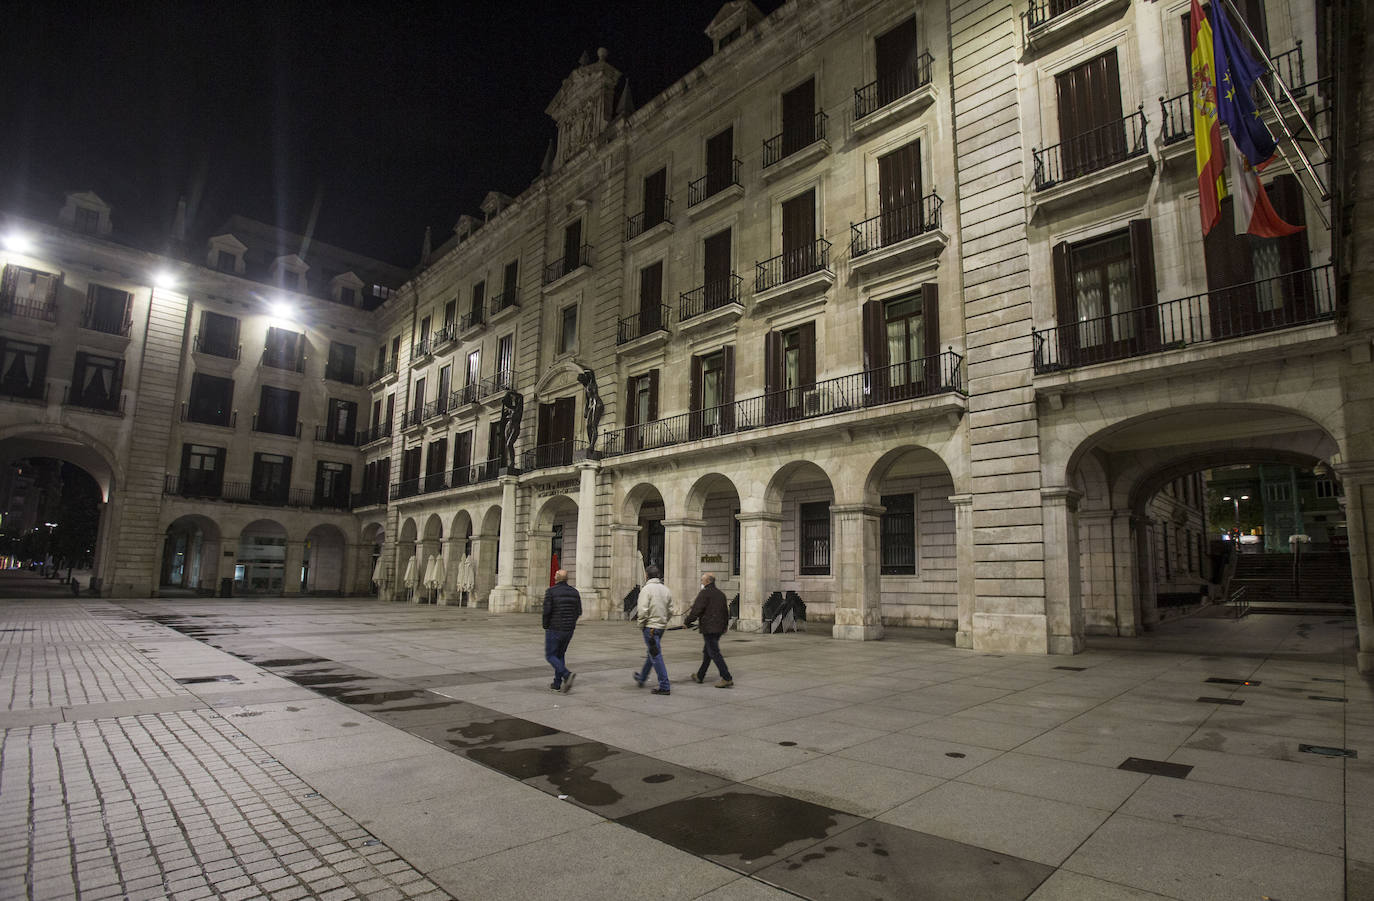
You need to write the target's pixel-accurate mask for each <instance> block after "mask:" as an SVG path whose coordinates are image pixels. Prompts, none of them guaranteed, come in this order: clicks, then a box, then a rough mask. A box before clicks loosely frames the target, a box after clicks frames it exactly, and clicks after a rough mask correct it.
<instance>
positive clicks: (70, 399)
mask: <svg viewBox="0 0 1374 901" xmlns="http://www.w3.org/2000/svg"><path fill="white" fill-rule="evenodd" d="M62 405H63V406H64V407H77V408H79V409H82V410H89V411H91V412H92V413H104V414H106V415H109V416H123V415H124V392H123V391H122V390H121V389H120V388H119V387H118V386H116V387H115V389H114V390H113V391H110V392H108V393H107V392H104V391H97V390H87V391H72V389H71V387H70V386H68V387H67V388H66V389H65V390H64V391H63V392H62Z"/></svg>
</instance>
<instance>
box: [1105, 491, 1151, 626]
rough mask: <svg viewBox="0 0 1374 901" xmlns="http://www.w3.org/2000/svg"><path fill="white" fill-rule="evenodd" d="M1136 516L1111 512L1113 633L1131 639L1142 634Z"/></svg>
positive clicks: (1127, 512)
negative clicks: (1114, 602)
mask: <svg viewBox="0 0 1374 901" xmlns="http://www.w3.org/2000/svg"><path fill="white" fill-rule="evenodd" d="M1137 518H1138V517H1136V516H1135V515H1134V514H1132V513H1131V511H1129V510H1113V511H1112V580H1113V581H1114V582H1115V583H1116V585H1115V590H1116V634H1118V635H1125V636H1127V637H1131V638H1134V637H1135V636H1137V635H1139V634H1140V633H1141V631H1143V626H1142V621H1141V609H1140V591H1139V585H1138V583H1137V582H1136V559H1135V558H1136V539H1135V533H1134V530H1135V520H1136V519H1137Z"/></svg>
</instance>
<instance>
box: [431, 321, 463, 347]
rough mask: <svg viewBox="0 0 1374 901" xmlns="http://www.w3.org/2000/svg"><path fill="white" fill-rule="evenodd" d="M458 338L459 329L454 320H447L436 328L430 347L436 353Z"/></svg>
mask: <svg viewBox="0 0 1374 901" xmlns="http://www.w3.org/2000/svg"><path fill="white" fill-rule="evenodd" d="M457 340H458V329H457V327H456V326H455V325H454V324H453V323H452V322H445V323H444V324H443V325H441V326H439V328H438V329H436V330H435V332H434V336H433V338H432V339H431V340H430V347H431V348H432V349H433V351H434V352H435V353H439V352H440V351H442V350H443V349H444V348H446V347H448V346H449V345H450V344H452V343H453V342H454V341H457Z"/></svg>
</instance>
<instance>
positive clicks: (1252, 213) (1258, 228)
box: [1228, 141, 1303, 238]
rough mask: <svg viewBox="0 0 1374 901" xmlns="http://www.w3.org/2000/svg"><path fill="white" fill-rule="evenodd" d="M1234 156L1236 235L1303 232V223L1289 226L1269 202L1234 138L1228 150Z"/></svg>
mask: <svg viewBox="0 0 1374 901" xmlns="http://www.w3.org/2000/svg"><path fill="white" fill-rule="evenodd" d="M1228 153H1229V155H1230V157H1231V169H1232V171H1231V184H1232V186H1233V187H1234V188H1235V192H1234V193H1235V198H1236V200H1235V212H1236V234H1238V235H1243V234H1245V233H1247V232H1248V233H1250V234H1252V235H1255V236H1257V237H1260V238H1282V237H1284V236H1285V235H1291V234H1293V233H1294V232H1300V231H1302V229H1303V227H1302V226H1301V225H1289V224H1288V223H1287V222H1284V221H1283V220H1282V219H1280V218H1279V214H1278V213H1277V212H1276V211H1275V210H1274V207H1273V205H1272V204H1270V203H1269V195H1268V194H1266V193H1265V191H1264V185H1263V184H1262V183H1261V182H1260V180H1259V176H1257V175H1255V170H1254V169H1253V168H1252V167H1251V165H1250V162H1249V161H1248V160H1247V159H1246V158H1245V157H1244V155H1243V154H1242V153H1241V151H1240V147H1239V146H1238V145H1237V144H1236V142H1235V141H1232V142H1231V147H1230V150H1229V151H1228Z"/></svg>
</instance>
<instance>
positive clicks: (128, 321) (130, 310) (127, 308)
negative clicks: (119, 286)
mask: <svg viewBox="0 0 1374 901" xmlns="http://www.w3.org/2000/svg"><path fill="white" fill-rule="evenodd" d="M120 324H121V325H122V326H123V333H124V334H126V335H127V334H129V331H130V330H131V329H132V328H133V326H134V296H133V295H132V294H128V293H125V295H124V315H123V316H121V317H120Z"/></svg>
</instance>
